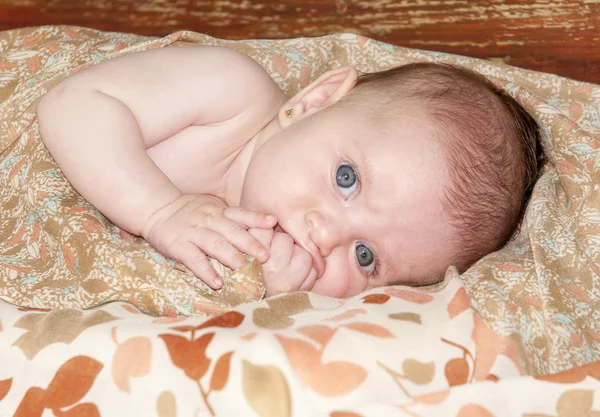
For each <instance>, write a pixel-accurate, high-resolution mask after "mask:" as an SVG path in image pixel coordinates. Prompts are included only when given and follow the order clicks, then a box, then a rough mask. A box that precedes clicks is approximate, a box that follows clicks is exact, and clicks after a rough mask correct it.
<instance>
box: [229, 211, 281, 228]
mask: <svg viewBox="0 0 600 417" xmlns="http://www.w3.org/2000/svg"><path fill="white" fill-rule="evenodd" d="M223 215H224V216H225V217H227V218H228V219H231V220H233V221H234V222H236V223H239V224H241V225H244V226H246V227H260V228H263V229H269V228H273V227H275V225H276V224H277V219H276V218H275V216H273V215H272V214H266V213H259V212H256V211H252V210H246V209H244V208H241V207H227V208H226V209H225V210H224V211H223Z"/></svg>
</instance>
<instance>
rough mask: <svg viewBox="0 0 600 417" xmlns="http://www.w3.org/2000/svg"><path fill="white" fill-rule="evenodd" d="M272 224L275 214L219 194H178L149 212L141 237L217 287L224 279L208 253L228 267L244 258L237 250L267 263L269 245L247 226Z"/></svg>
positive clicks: (238, 263)
mask: <svg viewBox="0 0 600 417" xmlns="http://www.w3.org/2000/svg"><path fill="white" fill-rule="evenodd" d="M276 223H277V220H276V219H275V217H273V216H269V215H266V214H263V213H257V212H253V211H249V210H245V209H241V208H239V207H227V205H226V204H225V202H224V201H223V200H221V199H219V198H217V197H213V196H208V195H182V196H181V197H179V198H178V199H177V200H175V201H173V202H172V203H170V204H168V205H166V206H165V207H163V208H161V209H160V210H158V211H157V212H156V213H154V214H153V215H152V216H150V218H149V219H148V220H147V221H146V223H145V225H144V228H143V230H142V237H143V238H144V239H146V240H147V241H148V242H149V243H150V244H151V245H152V246H153V247H154V249H156V250H157V251H158V252H160V253H161V254H162V255H164V256H167V257H169V258H171V259H173V260H175V261H176V262H180V263H182V264H183V265H185V266H186V267H188V268H189V269H190V270H191V271H192V272H193V273H194V274H195V275H196V276H197V277H198V278H200V279H201V280H202V281H204V282H205V283H206V284H207V285H209V286H210V287H211V288H213V289H219V288H220V287H221V286H222V285H223V282H222V281H221V279H220V278H219V276H218V275H217V273H216V272H215V270H214V269H213V268H212V266H211V265H210V262H209V261H208V259H207V257H206V255H208V256H210V257H212V258H214V259H216V260H218V261H219V262H221V263H222V264H223V265H225V266H227V267H229V268H231V269H238V268H240V267H242V266H243V265H244V264H245V263H246V257H245V256H244V255H242V254H241V253H240V252H243V253H245V254H248V255H251V256H254V257H256V259H257V260H258V261H259V262H266V261H267V259H269V252H268V247H265V246H263V245H262V244H261V243H260V242H259V241H258V240H257V239H255V238H254V237H253V236H252V235H251V234H250V233H249V232H248V230H247V229H248V228H250V227H254V228H268V229H272V228H273V226H275V224H276Z"/></svg>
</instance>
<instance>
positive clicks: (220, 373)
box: [209, 352, 233, 392]
mask: <svg viewBox="0 0 600 417" xmlns="http://www.w3.org/2000/svg"><path fill="white" fill-rule="evenodd" d="M232 355H233V352H227V353H225V354H223V355H222V356H221V357H220V358H219V359H218V360H217V362H216V363H215V368H214V369H213V373H212V376H211V378H210V389H209V392H212V391H221V390H222V389H223V388H225V385H226V384H227V381H228V380H229V369H230V367H231V356H232Z"/></svg>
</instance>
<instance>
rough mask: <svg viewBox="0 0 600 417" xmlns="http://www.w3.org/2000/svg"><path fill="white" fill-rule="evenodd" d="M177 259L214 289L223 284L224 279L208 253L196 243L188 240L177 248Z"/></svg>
mask: <svg viewBox="0 0 600 417" xmlns="http://www.w3.org/2000/svg"><path fill="white" fill-rule="evenodd" d="M177 255H178V256H177V257H176V258H177V260H178V261H179V262H181V263H182V264H184V265H185V266H186V267H188V269H189V270H190V271H192V273H193V274H194V275H196V276H197V277H198V278H200V279H201V280H202V281H204V283H205V284H206V285H208V286H209V287H211V288H212V289H213V290H218V289H219V288H221V287H222V286H223V281H222V280H221V278H220V277H219V275H218V274H217V273H216V272H215V270H214V269H213V267H212V265H211V264H210V262H209V261H208V258H207V257H206V255H205V254H204V253H203V252H202V251H201V250H200V249H199V248H198V247H197V246H196V245H194V244H192V243H190V242H186V243H183V244H181V245H180V246H178V248H177Z"/></svg>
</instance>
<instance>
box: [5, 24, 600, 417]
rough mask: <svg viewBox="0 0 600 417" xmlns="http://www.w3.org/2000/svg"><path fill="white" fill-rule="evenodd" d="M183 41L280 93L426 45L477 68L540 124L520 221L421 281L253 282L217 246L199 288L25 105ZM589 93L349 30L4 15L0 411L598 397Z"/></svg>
mask: <svg viewBox="0 0 600 417" xmlns="http://www.w3.org/2000/svg"><path fill="white" fill-rule="evenodd" d="M190 43H193V44H218V45H225V46H229V47H232V48H236V49H239V50H240V51H242V52H244V53H246V54H248V55H250V56H252V57H253V58H255V59H256V60H257V61H258V62H260V63H261V64H262V65H263V66H264V67H265V68H266V69H267V71H269V73H270V74H271V75H272V77H273V78H274V79H275V80H276V81H277V82H278V83H279V84H280V85H281V87H282V88H283V89H284V90H285V91H286V92H287V93H288V94H290V95H291V94H293V93H294V92H296V91H298V90H299V89H300V88H301V87H302V86H304V85H306V84H307V83H308V82H309V81H310V80H312V79H314V78H315V77H316V76H317V75H319V74H320V73H321V72H323V71H325V70H327V69H331V68H335V67H339V66H342V65H354V66H355V67H357V68H358V69H359V70H361V71H363V72H371V71H376V70H380V69H384V68H388V67H390V66H394V65H399V64H403V63H407V62H413V61H423V60H425V61H427V60H431V61H444V62H452V63H455V64H459V65H464V66H467V67H470V68H473V69H474V70H476V71H479V72H481V73H483V74H485V75H487V76H488V77H489V78H490V79H491V80H492V81H493V82H495V83H496V84H498V85H500V86H502V87H503V88H505V89H506V90H507V91H508V92H509V93H510V94H511V95H513V96H514V97H515V98H516V99H517V100H518V101H519V102H520V103H521V104H522V105H523V106H525V107H526V108H527V109H528V110H529V111H530V112H531V113H532V114H534V115H535V116H536V118H537V119H538V120H539V121H540V123H541V124H542V126H543V133H544V141H545V143H544V146H545V150H546V153H547V154H548V157H549V160H550V163H549V165H548V167H547V170H546V172H545V174H544V176H543V177H542V178H541V179H540V181H539V182H538V184H537V186H536V188H535V190H534V194H533V198H532V202H531V204H530V206H529V208H528V211H527V213H526V216H525V223H524V226H523V229H522V231H521V233H520V234H519V235H518V236H516V237H515V238H514V239H513V240H512V241H511V242H510V243H509V244H508V245H507V246H506V247H505V248H504V249H502V250H501V251H499V252H497V253H494V254H491V255H489V256H487V257H486V258H484V259H483V260H481V261H480V262H478V263H477V264H476V265H475V266H474V267H472V268H471V269H470V270H469V271H467V272H466V273H464V274H463V275H461V276H458V274H457V273H456V271H455V270H452V269H451V270H449V271H448V273H447V276H446V279H445V281H444V282H443V283H442V284H441V285H439V286H436V287H433V288H426V289H421V290H416V289H409V288H402V287H387V288H380V289H374V290H371V291H369V292H366V293H364V294H360V295H358V296H356V297H353V298H350V299H348V300H336V299H331V298H327V297H322V296H317V295H314V294H307V293H296V294H290V295H284V296H280V297H275V298H269V299H266V300H261V297H262V295H263V292H264V285H263V282H262V278H261V271H260V268H259V267H258V265H256V264H255V263H253V262H249V264H248V265H246V266H245V267H244V268H242V270H240V271H230V270H227V269H226V268H223V267H222V266H220V265H218V264H215V266H217V267H218V268H220V272H221V274H222V275H223V276H224V278H225V281H226V288H225V289H224V290H222V291H220V292H213V291H210V290H209V289H208V288H207V287H205V286H203V285H202V284H200V283H199V281H198V280H196V279H195V278H194V277H193V276H192V275H191V274H190V273H189V272H188V271H186V270H185V268H182V267H180V266H178V265H176V264H174V263H173V262H171V261H170V260H168V259H164V258H163V257H161V256H159V255H158V254H157V253H156V252H154V251H153V250H152V249H151V248H149V246H148V245H147V244H146V243H145V242H143V241H142V240H141V239H138V238H135V237H133V236H130V235H128V234H127V233H125V232H123V231H122V230H119V229H118V228H116V227H115V226H114V225H112V224H110V223H109V222H108V221H107V220H106V219H105V218H104V217H103V216H102V215H101V214H100V213H98V212H97V211H96V210H94V208H93V207H91V206H90V205H89V204H87V203H86V202H85V201H84V200H83V199H81V197H79V196H78V195H77V193H76V192H75V191H74V190H73V189H72V188H71V187H70V185H69V183H68V181H66V179H65V178H64V177H63V176H62V174H61V173H60V170H59V169H58V168H57V166H56V164H55V163H54V161H53V160H52V158H51V157H50V156H49V154H48V153H47V151H46V150H45V148H44V147H43V145H42V143H41V141H40V140H39V133H38V130H37V121H36V118H35V107H36V103H37V101H38V100H39V98H40V97H41V96H42V95H43V94H44V92H45V91H47V90H48V89H49V88H50V87H52V86H53V85H54V84H55V83H57V82H58V81H60V80H62V79H63V78H64V77H66V76H68V75H69V74H70V73H72V72H73V71H79V70H81V69H83V68H85V67H87V66H89V65H93V64H95V63H97V62H100V61H102V60H104V59H110V58H112V57H115V56H118V55H121V54H126V53H131V52H134V51H139V50H144V49H148V48H158V47H171V46H185V45H187V44H190ZM599 104H600V87H598V86H595V85H591V84H586V83H582V82H577V81H573V80H569V79H565V78H561V77H558V76H554V75H550V74H542V73H536V72H532V71H526V70H521V69H518V68H514V67H509V66H505V65H501V64H497V63H493V62H488V61H482V60H476V59H472V58H467V57H460V56H455V55H447V54H439V53H434V52H425V51H419V50H411V49H406V48H401V47H397V46H392V45H388V44H384V43H381V42H378V41H375V40H372V39H368V38H364V37H361V36H357V35H353V34H339V35H331V36H327V37H323V38H311V39H289V40H268V41H267V40H250V41H225V40H220V39H214V38H211V37H209V36H205V35H200V34H196V33H191V32H178V33H175V34H172V35H170V36H168V37H165V38H147V37H141V36H136V35H128V34H120V33H106V32H99V31H94V30H89V29H84V28H78V27H60V26H51V27H41V28H28V29H21V30H14V31H8V32H3V33H0V416H4V415H7V416H8V415H16V416H42V415H57V416H59V415H61V416H63V415H64V416H120V415H124V416H125V415H127V416H128V415H145V416H146V415H148V416H159V417H167V416H169V417H170V416H197V415H254V414H257V415H260V416H288V415H289V416H291V415H294V416H302V415H306V416H320V415H323V416H337V417H340V416H368V415H372V416H381V415H399V416H429V415H431V416H438V415H448V416H453V415H456V416H461V417H464V416H471V415H473V416H475V415H476V416H495V415H498V416H499V415H519V416H535V415H538V416H540V415H544V416H568V415H593V413H600V398H598V394H596V392H600V383H599V379H600V362H599V361H600V316H599V314H600V313H599V312H598V311H599V309H598V297H599V296H600V277H599V275H600V266H599V262H600V245H599V243H600V200H599V197H598V192H599V189H600V186H599V184H598V172H597V171H598V169H599V162H598V161H599V160H600V159H599V153H598V148H599V146H600V113H599ZM253 300H254V301H253ZM142 312H143V313H147V314H142ZM195 314H204V316H199V317H184V316H190V315H195ZM207 314H210V315H214V316H213V317H208V316H207ZM156 316H163V317H156ZM592 410H595V411H592Z"/></svg>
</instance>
